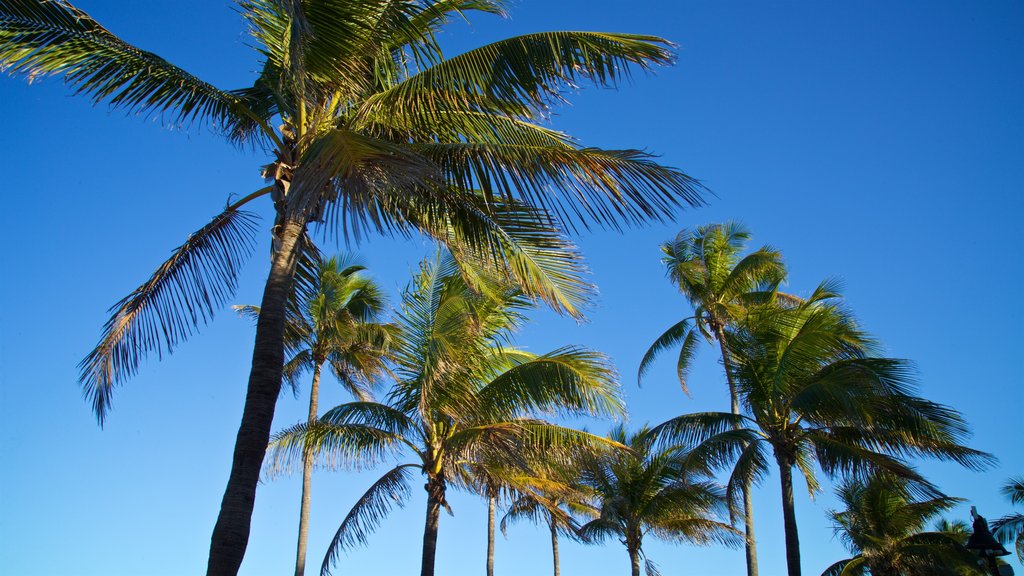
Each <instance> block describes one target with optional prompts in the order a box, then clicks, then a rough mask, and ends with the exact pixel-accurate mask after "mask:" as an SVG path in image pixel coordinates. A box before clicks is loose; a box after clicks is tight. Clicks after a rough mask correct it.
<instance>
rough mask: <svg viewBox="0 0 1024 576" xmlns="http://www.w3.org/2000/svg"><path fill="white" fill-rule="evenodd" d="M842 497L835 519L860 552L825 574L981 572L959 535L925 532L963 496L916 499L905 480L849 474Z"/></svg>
mask: <svg viewBox="0 0 1024 576" xmlns="http://www.w3.org/2000/svg"><path fill="white" fill-rule="evenodd" d="M836 496H837V497H838V498H839V501H840V503H841V504H842V505H843V506H844V507H845V510H841V511H833V512H831V513H830V516H831V518H832V523H833V526H834V529H835V532H836V534H837V535H838V536H839V537H840V538H841V539H842V540H843V542H844V543H845V544H846V546H847V548H848V549H849V550H850V552H852V553H854V556H853V557H852V558H848V559H846V560H840V561H839V562H836V563H835V564H833V565H832V566H830V567H829V568H827V569H826V570H825V571H824V572H823V573H822V576H861V575H863V574H865V573H870V574H871V576H929V575H931V574H935V575H937V576H941V575H948V576H963V575H965V574H975V573H978V574H980V572H979V571H978V567H977V557H976V556H974V555H973V554H971V552H970V551H968V550H967V549H966V548H964V547H963V544H962V543H961V542H959V537H958V535H957V534H955V533H947V532H946V531H942V530H940V531H934V532H930V531H925V526H927V524H928V522H930V521H931V520H933V519H934V518H935V517H936V516H938V515H939V514H941V513H942V512H945V511H947V510H950V509H951V508H953V507H954V506H955V505H956V504H957V503H958V502H959V501H960V500H959V499H957V498H950V497H947V496H939V497H936V498H927V499H923V500H916V499H914V498H913V497H912V495H911V493H910V489H909V487H908V486H907V485H906V483H905V482H903V481H900V480H898V479H894V478H886V477H884V476H879V475H871V476H869V477H867V478H866V479H856V478H850V479H847V480H846V481H844V482H843V483H842V484H840V486H839V487H838V488H837V489H836ZM950 528H952V527H950Z"/></svg>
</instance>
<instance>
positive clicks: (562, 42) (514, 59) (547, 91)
mask: <svg viewBox="0 0 1024 576" xmlns="http://www.w3.org/2000/svg"><path fill="white" fill-rule="evenodd" d="M672 57H673V56H672V53H671V51H670V50H669V48H668V43H667V42H666V41H665V40H663V39H661V38H656V37H653V36H640V35H632V34H612V33H601V32H543V33H537V34H529V35H525V36H518V37H514V38H509V39H505V40H500V41H498V42H494V43H492V44H488V45H487V46H484V47H481V48H477V49H475V50H470V51H469V52H466V53H463V54H460V55H458V56H454V57H452V58H449V59H447V60H445V61H444V62H440V63H437V64H436V65H434V66H431V67H430V68H428V69H426V70H423V71H421V72H420V73H419V74H416V75H414V76H412V77H410V78H409V79H407V80H405V81H404V82H401V83H399V84H397V85H396V86H394V87H392V88H390V89H388V90H386V91H384V92H382V93H381V94H380V95H378V96H377V97H376V100H377V102H374V103H373V104H374V105H375V106H383V107H387V108H392V109H396V110H401V109H402V108H418V109H428V108H429V107H430V106H431V105H436V104H437V103H436V101H435V102H430V101H428V102H422V101H419V100H417V99H416V96H417V95H418V94H420V93H421V90H423V89H424V88H456V89H458V90H459V92H461V93H462V94H465V95H467V96H472V95H486V96H488V97H490V98H492V99H494V100H498V101H502V102H508V103H509V105H510V110H508V112H510V113H517V112H519V111H520V109H521V106H522V104H529V105H531V106H534V107H538V108H543V107H545V106H547V105H548V104H550V103H551V102H552V101H554V100H559V99H560V97H561V90H563V89H565V88H568V87H572V86H574V84H575V82H576V81H577V80H579V79H582V80H589V81H592V82H593V83H595V84H597V85H612V86H614V85H615V84H617V83H618V82H619V81H621V80H623V79H625V78H627V77H628V76H629V74H630V73H631V70H632V69H633V68H634V67H639V68H641V69H646V68H649V67H651V66H655V65H664V64H668V63H670V62H671V60H672ZM455 94H456V95H457V94H458V92H456V93H455ZM446 104H448V105H449V106H458V105H460V104H461V102H459V101H458V100H456V101H453V102H449V103H446Z"/></svg>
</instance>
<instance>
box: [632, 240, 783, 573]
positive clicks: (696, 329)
mask: <svg viewBox="0 0 1024 576" xmlns="http://www.w3.org/2000/svg"><path fill="white" fill-rule="evenodd" d="M748 240H750V232H749V231H747V229H746V228H744V227H743V226H742V225H741V224H739V223H737V222H726V223H724V224H709V225H706V226H700V227H698V228H696V229H694V230H686V229H684V230H682V231H681V232H679V234H677V235H676V237H675V239H674V240H672V241H670V242H666V243H665V244H662V246H661V250H662V252H663V253H664V254H665V256H664V257H663V258H662V262H663V263H664V264H665V268H666V273H667V275H668V277H669V279H670V280H671V281H672V283H673V284H675V285H676V286H677V287H678V288H679V291H680V292H681V293H682V294H683V297H685V298H686V300H687V301H688V302H689V303H690V306H692V307H693V316H690V317H688V318H684V319H683V320H681V321H679V322H677V323H676V324H675V325H673V326H672V327H671V328H669V329H668V330H667V331H666V332H665V333H664V334H662V335H661V336H660V337H658V339H657V340H655V341H654V344H652V345H651V347H650V348H649V349H648V350H647V353H646V354H645V355H644V358H643V360H641V362H640V369H639V373H638V376H637V379H638V380H642V379H643V377H644V375H645V374H646V373H647V372H648V371H649V370H650V367H651V365H652V364H653V363H654V360H655V358H656V357H657V356H658V355H659V354H660V353H661V352H664V351H666V350H668V349H670V348H673V347H675V346H679V347H680V349H679V357H678V360H677V362H676V371H677V374H678V376H679V382H680V384H681V385H682V386H683V390H684V391H686V389H687V386H686V376H687V373H688V372H689V367H690V365H691V363H692V360H693V356H694V354H695V352H696V350H697V344H698V342H699V340H700V339H701V338H703V339H704V340H705V341H707V342H708V343H710V342H712V341H714V342H717V344H718V349H719V352H720V353H721V359H722V365H723V366H725V368H726V369H725V379H726V382H727V384H728V385H729V401H730V406H731V409H732V413H733V414H739V413H740V404H739V396H738V395H737V393H736V385H735V383H734V382H733V377H732V374H731V373H730V371H729V368H728V367H729V365H730V358H729V350H728V349H727V348H726V346H725V330H726V329H727V328H728V327H729V326H731V325H733V324H735V323H736V321H737V320H738V319H739V318H740V316H741V315H742V311H743V310H744V308H745V307H746V306H749V305H751V304H759V303H764V302H765V301H770V300H772V299H773V298H777V297H778V296H779V293H778V292H777V290H776V289H777V287H778V285H779V284H780V283H781V282H782V281H783V280H784V279H785V278H786V268H785V266H784V265H783V263H782V255H781V254H780V253H779V252H777V251H776V250H773V249H772V248H770V247H768V246H763V247H761V248H760V249H759V250H757V251H755V252H751V253H750V254H747V255H746V256H742V257H741V255H742V253H743V250H744V248H745V247H746V244H747V241H748ZM781 296H782V297H783V298H784V299H786V300H787V301H792V300H793V298H792V297H791V296H788V295H785V294H781ZM742 489H743V511H744V512H743V514H744V515H743V520H744V527H745V532H746V546H745V548H746V550H745V551H746V562H747V576H757V574H758V570H757V541H756V539H755V535H754V512H753V505H752V502H751V500H750V486H743V487H742Z"/></svg>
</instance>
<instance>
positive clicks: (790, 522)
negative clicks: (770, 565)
mask: <svg viewBox="0 0 1024 576" xmlns="http://www.w3.org/2000/svg"><path fill="white" fill-rule="evenodd" d="M778 460H779V477H780V478H781V479H782V518H783V522H784V523H785V527H786V567H787V568H788V569H789V576H800V537H799V535H798V534H797V529H796V508H795V505H794V503H793V464H792V463H791V462H788V461H786V460H785V459H784V458H779V459H778Z"/></svg>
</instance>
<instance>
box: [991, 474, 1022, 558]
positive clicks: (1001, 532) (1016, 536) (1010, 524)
mask: <svg viewBox="0 0 1024 576" xmlns="http://www.w3.org/2000/svg"><path fill="white" fill-rule="evenodd" d="M1002 492H1003V494H1004V495H1006V497H1007V498H1009V499H1010V502H1012V503H1013V504H1017V505H1020V504H1024V476H1016V477H1013V478H1010V479H1009V480H1007V481H1006V484H1004V485H1003V489H1002ZM992 533H993V534H994V535H995V536H996V538H999V540H1000V541H1001V542H1002V543H1003V544H1009V543H1010V541H1011V540H1012V541H1013V542H1014V546H1015V547H1016V549H1017V558H1018V559H1020V561H1021V562H1024V514H1021V513H1020V512H1014V513H1011V514H1007V515H1006V516H1003V517H1002V518H1000V519H998V520H996V521H995V522H993V523H992Z"/></svg>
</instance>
